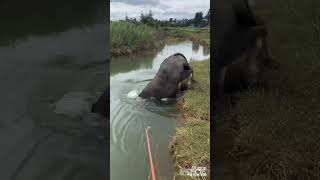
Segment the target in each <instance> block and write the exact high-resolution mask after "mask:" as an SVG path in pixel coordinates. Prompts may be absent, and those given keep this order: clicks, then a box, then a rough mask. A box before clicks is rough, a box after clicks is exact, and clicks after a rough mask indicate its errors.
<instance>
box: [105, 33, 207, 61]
mask: <svg viewBox="0 0 320 180" xmlns="http://www.w3.org/2000/svg"><path fill="white" fill-rule="evenodd" d="M174 30H177V29H175V28H174ZM179 30H180V31H181V29H179ZM172 31H173V30H170V31H166V32H164V31H163V30H160V32H159V35H158V38H157V39H156V40H155V41H154V42H153V44H152V46H149V47H147V48H145V47H144V48H139V47H138V48H132V47H128V46H123V47H121V48H111V49H110V54H111V58H112V57H120V56H126V55H131V54H138V53H144V52H146V51H150V50H157V49H161V48H163V46H164V45H165V44H168V43H172V44H173V43H178V42H183V41H187V40H190V41H193V42H196V43H199V44H201V45H202V46H203V47H205V48H209V46H210V42H209V41H207V40H204V38H199V37H197V36H196V35H194V34H191V33H190V34H186V35H176V34H173V33H172ZM196 34H197V33H196Z"/></svg>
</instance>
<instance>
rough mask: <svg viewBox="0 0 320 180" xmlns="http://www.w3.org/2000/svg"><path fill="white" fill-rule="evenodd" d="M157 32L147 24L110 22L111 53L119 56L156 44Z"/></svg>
mask: <svg viewBox="0 0 320 180" xmlns="http://www.w3.org/2000/svg"><path fill="white" fill-rule="evenodd" d="M158 35H159V34H158V32H157V31H156V30H155V29H154V28H151V27H149V26H146V25H143V24H135V23H130V22H112V23H111V55H112V56H119V55H123V54H130V53H134V52H136V51H141V50H144V49H149V48H153V47H155V46H156V43H155V42H156V40H157V38H156V37H157V36H158Z"/></svg>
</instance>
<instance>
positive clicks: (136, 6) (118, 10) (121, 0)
mask: <svg viewBox="0 0 320 180" xmlns="http://www.w3.org/2000/svg"><path fill="white" fill-rule="evenodd" d="M209 8H210V0H111V2H110V18H111V20H113V21H115V20H120V19H125V17H126V14H127V16H128V17H129V18H137V19H139V17H140V14H141V12H143V13H148V12H149V10H150V9H151V11H152V13H153V17H154V18H157V19H161V20H164V19H169V18H174V19H183V18H193V17H194V15H195V13H196V12H199V11H202V12H203V13H204V15H205V14H206V13H207V12H208V10H209Z"/></svg>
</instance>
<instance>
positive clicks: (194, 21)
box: [125, 9, 210, 27]
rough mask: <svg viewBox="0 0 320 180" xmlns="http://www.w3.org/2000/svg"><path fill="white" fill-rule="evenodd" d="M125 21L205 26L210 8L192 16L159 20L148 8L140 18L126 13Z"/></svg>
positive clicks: (208, 19) (152, 24) (177, 25)
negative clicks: (204, 12) (147, 11)
mask: <svg viewBox="0 0 320 180" xmlns="http://www.w3.org/2000/svg"><path fill="white" fill-rule="evenodd" d="M125 21H130V22H134V23H142V24H146V25H148V26H153V27H189V26H191V27H206V26H210V9H209V10H208V11H207V13H206V15H204V14H203V13H202V12H201V11H200V12H196V14H195V15H194V18H190V19H187V18H184V19H175V18H170V19H168V20H159V19H156V18H154V17H153V13H152V11H151V10H150V11H149V13H146V14H144V13H141V15H140V18H139V19H138V20H137V18H129V17H128V16H127V15H126V18H125Z"/></svg>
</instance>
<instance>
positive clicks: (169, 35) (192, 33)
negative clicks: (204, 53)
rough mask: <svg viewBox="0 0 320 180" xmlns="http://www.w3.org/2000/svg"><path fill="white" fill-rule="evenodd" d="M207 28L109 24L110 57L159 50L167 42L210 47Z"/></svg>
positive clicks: (128, 23) (129, 23)
mask: <svg viewBox="0 0 320 180" xmlns="http://www.w3.org/2000/svg"><path fill="white" fill-rule="evenodd" d="M208 34H209V29H208V28H176V27H162V28H153V27H149V26H146V25H143V24H140V23H132V22H112V23H111V36H110V37H111V50H110V52H111V55H112V56H121V55H127V54H132V53H138V52H141V51H146V50H151V49H156V48H161V47H162V46H163V45H165V44H166V43H168V42H177V41H182V40H187V39H189V40H192V41H194V42H198V43H200V44H202V45H203V46H206V47H209V46H210V39H209V38H207V36H208Z"/></svg>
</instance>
